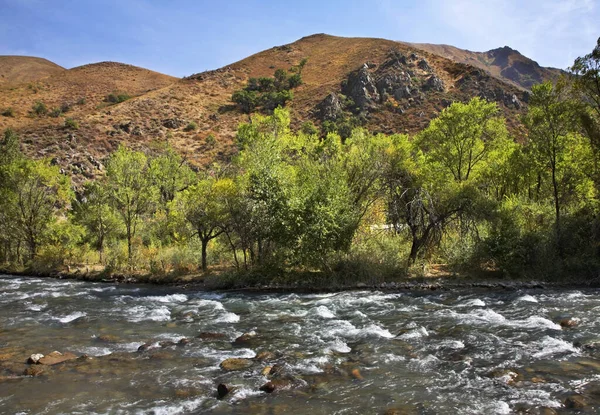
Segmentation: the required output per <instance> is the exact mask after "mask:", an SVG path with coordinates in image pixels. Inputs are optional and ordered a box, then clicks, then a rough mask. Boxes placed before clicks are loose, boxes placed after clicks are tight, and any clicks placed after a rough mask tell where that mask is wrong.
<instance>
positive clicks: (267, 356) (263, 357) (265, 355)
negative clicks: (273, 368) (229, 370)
mask: <svg viewBox="0 0 600 415" xmlns="http://www.w3.org/2000/svg"><path fill="white" fill-rule="evenodd" d="M255 359H256V360H259V361H261V362H264V361H267V360H275V353H271V352H266V351H263V352H260V353H258V354H257V355H256V357H255Z"/></svg>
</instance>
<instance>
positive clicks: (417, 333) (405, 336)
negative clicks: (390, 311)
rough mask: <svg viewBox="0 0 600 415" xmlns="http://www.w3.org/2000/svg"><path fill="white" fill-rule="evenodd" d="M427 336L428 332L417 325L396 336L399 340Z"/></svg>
mask: <svg viewBox="0 0 600 415" xmlns="http://www.w3.org/2000/svg"><path fill="white" fill-rule="evenodd" d="M427 336H429V332H428V331H427V329H426V328H425V327H419V328H417V329H413V330H411V331H407V332H406V333H403V334H401V335H400V336H398V338H399V339H400V340H414V339H420V338H422V337H427Z"/></svg>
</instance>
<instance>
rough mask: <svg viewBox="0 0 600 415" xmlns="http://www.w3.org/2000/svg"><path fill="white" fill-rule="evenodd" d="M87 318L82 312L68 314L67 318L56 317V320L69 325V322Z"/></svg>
mask: <svg viewBox="0 0 600 415" xmlns="http://www.w3.org/2000/svg"><path fill="white" fill-rule="evenodd" d="M85 316H87V313H85V312H83V311H76V312H74V313H71V314H69V315H68V316H64V317H58V318H57V320H58V321H60V322H61V323H70V322H71V321H75V320H77V319H78V318H81V317H85Z"/></svg>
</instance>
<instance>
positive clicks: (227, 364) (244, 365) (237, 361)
mask: <svg viewBox="0 0 600 415" xmlns="http://www.w3.org/2000/svg"><path fill="white" fill-rule="evenodd" d="M253 364H254V363H253V362H252V360H250V359H242V358H239V357H231V358H229V359H225V360H223V361H222V362H221V364H220V365H219V367H220V368H221V369H223V370H226V371H228V372H232V371H235V370H244V369H248V368H249V367H251V366H252V365H253Z"/></svg>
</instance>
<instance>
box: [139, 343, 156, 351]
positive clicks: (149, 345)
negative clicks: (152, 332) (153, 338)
mask: <svg viewBox="0 0 600 415" xmlns="http://www.w3.org/2000/svg"><path fill="white" fill-rule="evenodd" d="M157 347H158V345H157V344H156V343H155V342H147V343H144V344H142V345H141V346H140V347H138V349H137V351H138V352H146V351H148V350H152V349H156V348H157Z"/></svg>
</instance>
